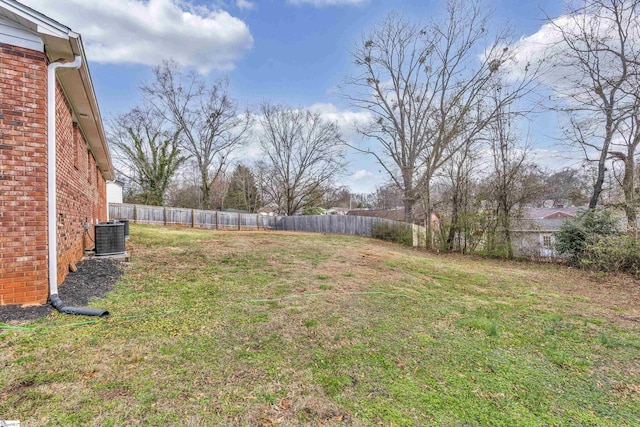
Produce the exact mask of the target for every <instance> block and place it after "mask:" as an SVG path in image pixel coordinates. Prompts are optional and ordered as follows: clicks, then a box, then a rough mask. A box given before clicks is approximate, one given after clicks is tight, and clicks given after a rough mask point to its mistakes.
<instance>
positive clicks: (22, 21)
mask: <svg viewBox="0 0 640 427" xmlns="http://www.w3.org/2000/svg"><path fill="white" fill-rule="evenodd" d="M0 19H4V20H8V21H11V22H14V23H16V24H18V25H19V26H20V27H21V28H22V29H24V30H22V31H26V32H31V33H32V34H37V36H38V37H40V39H41V40H42V48H43V50H44V52H45V53H46V55H47V57H48V59H49V61H50V62H55V61H60V60H62V61H67V62H72V61H73V60H74V59H75V57H76V56H81V57H82V66H81V67H80V68H79V69H77V70H72V69H69V70H64V71H61V72H59V73H58V74H57V78H58V82H59V83H60V86H61V87H62V90H63V91H64V93H65V95H66V97H67V99H68V101H69V103H70V104H71V108H72V109H73V113H74V116H75V117H76V119H77V121H78V126H79V127H80V129H81V131H82V133H83V135H84V137H85V139H86V140H87V143H88V144H89V148H90V149H91V152H92V153H93V156H94V157H95V159H96V163H97V165H98V168H99V169H100V171H101V172H102V175H103V176H104V178H105V179H106V180H112V179H113V178H114V173H113V165H112V163H111V155H110V153H109V147H108V146H107V139H106V137H105V132H104V126H103V123H102V117H101V115H100V109H99V108H98V101H97V99H96V94H95V91H94V89H93V83H92V82H91V74H90V73H89V67H88V65H87V58H86V56H85V52H84V46H83V44H82V38H81V37H80V34H78V33H76V32H74V31H72V30H71V29H70V28H69V27H66V26H64V25H62V24H60V23H59V22H57V21H54V20H53V19H51V18H49V17H47V16H45V15H43V14H42V13H40V12H38V11H35V10H33V9H31V8H30V7H27V6H25V5H23V4H21V3H18V2H17V1H15V0H0ZM7 37H10V36H7ZM29 43H30V44H29V45H28V46H23V47H27V48H30V49H33V50H35V49H37V47H38V46H37V45H36V44H34V43H33V42H32V41H31V42H29Z"/></svg>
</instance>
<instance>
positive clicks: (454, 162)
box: [440, 135, 480, 253]
mask: <svg viewBox="0 0 640 427" xmlns="http://www.w3.org/2000/svg"><path fill="white" fill-rule="evenodd" d="M462 138H463V141H462V143H461V146H460V149H458V150H457V151H456V153H454V154H453V155H452V156H451V158H450V160H449V162H447V163H446V164H445V165H444V167H443V168H442V174H441V180H442V187H443V188H442V191H441V197H442V198H443V199H444V202H445V203H443V204H444V205H445V206H447V209H448V218H449V221H444V219H445V215H440V218H441V221H440V224H441V228H442V230H441V232H443V233H446V235H443V238H442V241H443V245H442V246H443V249H444V250H448V251H451V250H456V251H459V252H461V253H466V252H467V251H468V250H469V249H473V248H474V247H475V241H474V240H477V239H474V237H477V233H476V231H477V230H478V221H477V216H478V206H477V203H474V201H473V200H472V198H473V194H472V191H473V188H474V186H475V182H474V177H475V174H474V172H475V171H476V168H477V167H478V163H479V160H478V159H479V155H480V153H479V151H480V150H479V149H480V138H478V137H477V135H463V136H462ZM447 223H448V228H444V226H445V224H447Z"/></svg>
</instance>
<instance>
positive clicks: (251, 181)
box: [224, 164, 260, 212]
mask: <svg viewBox="0 0 640 427" xmlns="http://www.w3.org/2000/svg"><path fill="white" fill-rule="evenodd" d="M224 206H225V208H233V209H240V210H244V211H248V212H256V211H257V210H258V208H260V194H259V193H258V187H257V186H256V180H255V176H254V175H253V172H252V171H251V169H249V168H248V167H246V166H244V165H242V164H240V165H237V166H236V168H235V170H234V171H233V174H231V178H230V179H229V189H228V191H227V194H226V197H225V198H224Z"/></svg>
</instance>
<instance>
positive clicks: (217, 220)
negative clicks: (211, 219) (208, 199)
mask: <svg viewBox="0 0 640 427" xmlns="http://www.w3.org/2000/svg"><path fill="white" fill-rule="evenodd" d="M219 222H220V218H219V217H218V211H216V230H218V223H219Z"/></svg>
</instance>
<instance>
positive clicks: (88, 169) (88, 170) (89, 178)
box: [87, 150, 93, 184]
mask: <svg viewBox="0 0 640 427" xmlns="http://www.w3.org/2000/svg"><path fill="white" fill-rule="evenodd" d="M92 176H93V174H92V173H91V151H89V150H87V182H88V183H89V184H91V177H92Z"/></svg>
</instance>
